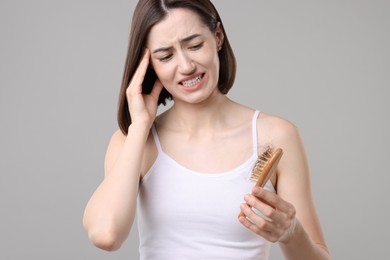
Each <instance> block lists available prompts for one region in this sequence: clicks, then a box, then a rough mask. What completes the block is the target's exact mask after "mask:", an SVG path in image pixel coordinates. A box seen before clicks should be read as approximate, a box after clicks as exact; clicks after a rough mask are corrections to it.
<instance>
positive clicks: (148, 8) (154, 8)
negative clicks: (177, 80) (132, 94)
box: [118, 0, 236, 135]
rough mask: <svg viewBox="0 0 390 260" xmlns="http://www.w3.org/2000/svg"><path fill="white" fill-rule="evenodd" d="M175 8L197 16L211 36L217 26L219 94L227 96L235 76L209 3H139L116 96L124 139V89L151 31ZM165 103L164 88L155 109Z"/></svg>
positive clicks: (176, 0)
mask: <svg viewBox="0 0 390 260" xmlns="http://www.w3.org/2000/svg"><path fill="white" fill-rule="evenodd" d="M174 8H186V9H189V10H191V11H193V12H195V13H197V14H198V15H199V17H200V19H201V20H202V22H203V23H204V24H205V25H206V26H207V27H208V28H209V29H210V31H211V32H215V30H216V27H217V24H218V22H219V23H220V26H221V30H222V33H223V34H224V36H225V37H224V41H223V44H222V46H221V47H222V48H221V50H220V51H219V52H218V56H219V62H220V71H219V78H218V89H219V90H220V91H221V93H223V94H226V93H228V91H229V90H230V88H231V87H232V86H233V83H234V79H235V76H236V60H235V57H234V53H233V50H232V48H231V46H230V43H229V41H228V38H227V36H226V32H225V29H224V27H223V24H222V21H221V18H220V16H219V14H218V12H217V10H216V9H215V7H214V5H213V4H212V3H211V1H210V0H197V1H188V0H140V1H139V2H138V4H137V6H136V8H135V10H134V14H133V19H132V24H131V31H130V40H129V46H128V51H127V57H126V61H125V69H124V73H123V78H122V85H121V90H120V94H119V107H118V125H119V128H120V129H121V131H122V133H123V134H125V135H127V132H128V127H129V126H130V124H131V117H130V113H129V108H128V103H127V98H126V89H127V87H128V86H129V84H130V80H131V78H132V77H133V74H134V73H135V71H136V69H137V67H138V64H139V62H140V59H141V55H142V49H143V47H144V46H145V44H146V40H147V37H148V34H149V31H150V29H151V28H152V27H153V26H154V25H155V24H157V23H158V22H160V21H161V20H163V19H164V18H165V17H166V15H167V13H168V10H170V9H174ZM167 99H172V96H171V94H170V93H169V92H168V91H167V90H166V89H165V88H163V90H162V91H161V93H160V96H159V99H158V105H160V104H164V105H165V104H166V100H167Z"/></svg>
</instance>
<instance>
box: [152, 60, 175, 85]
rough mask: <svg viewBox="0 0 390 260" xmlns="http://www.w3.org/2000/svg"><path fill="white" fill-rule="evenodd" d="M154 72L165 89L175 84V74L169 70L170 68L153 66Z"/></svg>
mask: <svg viewBox="0 0 390 260" xmlns="http://www.w3.org/2000/svg"><path fill="white" fill-rule="evenodd" d="M153 68H154V71H155V72H156V74H157V77H158V79H159V80H160V81H161V83H162V84H163V86H164V87H169V85H171V84H172V82H173V73H172V70H171V69H169V66H158V65H157V66H153Z"/></svg>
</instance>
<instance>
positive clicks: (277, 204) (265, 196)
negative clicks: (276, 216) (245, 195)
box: [252, 187, 291, 212]
mask: <svg viewBox="0 0 390 260" xmlns="http://www.w3.org/2000/svg"><path fill="white" fill-rule="evenodd" d="M252 194H253V195H254V196H256V197H257V198H259V199H260V200H262V201H264V202H265V203H267V204H268V205H270V206H271V207H273V208H275V209H278V210H280V211H282V212H287V211H288V210H289V209H290V208H291V204H290V203H288V202H287V201H285V200H283V199H281V198H280V197H279V196H278V195H277V194H276V193H274V192H270V191H267V190H266V189H264V188H261V187H254V188H253V189H252Z"/></svg>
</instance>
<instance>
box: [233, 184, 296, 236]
mask: <svg viewBox="0 0 390 260" xmlns="http://www.w3.org/2000/svg"><path fill="white" fill-rule="evenodd" d="M244 199H245V202H246V203H243V204H241V206H240V208H241V211H242V212H243V213H244V214H245V217H240V218H239V220H240V222H241V223H242V224H243V225H244V226H245V227H247V228H248V229H250V230H252V231H253V232H254V233H256V234H258V235H260V236H262V237H264V238H265V239H266V240H268V241H270V242H273V243H275V242H287V241H288V240H289V239H290V238H291V236H292V234H293V232H294V230H295V226H296V222H297V220H296V216H295V208H294V206H293V205H292V204H291V203H289V202H287V201H285V200H283V199H281V198H280V197H279V196H278V195H277V194H275V193H273V192H270V191H267V190H265V189H263V188H260V187H254V188H253V190H252V194H247V195H245V197H244ZM252 208H254V209H256V210H258V211H259V212H261V213H262V214H263V215H264V216H265V217H264V216H261V215H259V214H257V213H256V212H254V210H253V209H252Z"/></svg>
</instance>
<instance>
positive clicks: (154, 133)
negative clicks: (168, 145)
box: [152, 124, 162, 153]
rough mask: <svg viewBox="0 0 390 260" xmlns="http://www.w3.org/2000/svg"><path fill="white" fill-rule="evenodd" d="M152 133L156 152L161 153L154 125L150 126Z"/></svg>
mask: <svg viewBox="0 0 390 260" xmlns="http://www.w3.org/2000/svg"><path fill="white" fill-rule="evenodd" d="M152 133H153V139H154V142H155V143H156V146H157V151H158V153H161V152H162V148H161V143H160V139H158V135H157V130H156V126H155V125H154V124H153V125H152Z"/></svg>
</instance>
